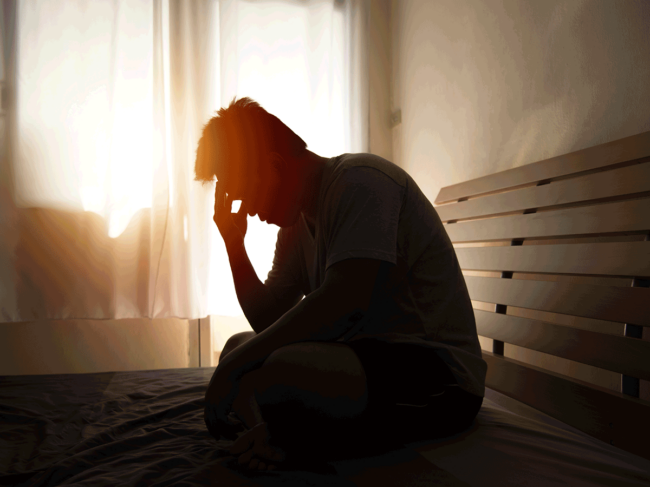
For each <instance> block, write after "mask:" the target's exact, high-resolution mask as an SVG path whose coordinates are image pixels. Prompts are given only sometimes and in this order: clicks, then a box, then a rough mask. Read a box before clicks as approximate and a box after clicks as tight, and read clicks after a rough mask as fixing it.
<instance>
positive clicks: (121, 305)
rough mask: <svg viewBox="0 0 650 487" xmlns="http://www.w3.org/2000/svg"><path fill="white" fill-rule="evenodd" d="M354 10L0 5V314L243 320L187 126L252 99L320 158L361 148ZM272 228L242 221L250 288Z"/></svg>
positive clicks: (279, 4) (194, 132)
mask: <svg viewBox="0 0 650 487" xmlns="http://www.w3.org/2000/svg"><path fill="white" fill-rule="evenodd" d="M367 10H368V2H367V0H363V1H347V2H341V1H333V0H321V1H310V2H302V1H295V0H284V1H277V0H276V1H244V0H222V1H221V2H217V1H215V0H193V1H192V2H174V1H168V0H153V1H152V2H131V1H119V0H118V1H96V2H90V3H89V2H85V1H81V0H66V1H65V2H59V1H54V0H25V1H20V2H9V1H7V0H3V3H2V22H3V24H2V25H3V32H2V42H3V45H2V52H3V54H4V55H3V71H2V74H3V77H4V79H3V85H4V86H5V87H6V90H5V91H6V93H7V94H10V96H9V97H8V98H7V97H6V96H5V99H4V100H3V112H2V133H3V139H2V140H3V144H2V145H3V147H2V149H3V150H2V167H1V168H0V169H1V171H2V172H1V176H2V179H1V181H0V204H1V207H0V232H1V235H2V238H1V239H0V320H2V321H4V322H11V321H14V322H18V321H32V320H44V319H45V320H47V319H57V320H59V319H72V318H84V319H119V318H136V317H149V318H162V317H179V318H200V317H203V316H206V315H208V314H222V315H232V316H236V315H238V314H241V310H240V309H239V306H238V304H237V300H236V295H235V293H234V288H233V283H232V277H231V273H230V269H229V267H228V260H227V257H226V255H225V249H224V248H223V243H222V241H221V237H220V236H219V235H218V232H217V230H216V227H215V225H214V223H213V222H212V212H213V197H214V196H213V194H214V185H209V184H208V185H205V186H202V185H201V184H200V183H198V182H195V181H194V180H193V177H194V174H193V164H194V158H195V151H196V145H197V142H198V140H199V137H200V133H201V130H202V127H203V125H204V124H205V123H206V122H207V120H208V119H209V118H210V117H211V116H213V114H214V111H215V110H216V109H218V108H219V107H220V106H224V105H227V104H228V103H229V102H230V100H231V99H232V98H233V97H234V96H237V97H242V96H250V97H252V98H254V99H256V100H257V101H259V102H260V103H261V104H262V106H264V107H265V108H266V109H268V110H269V111H270V112H272V113H274V114H276V115H277V116H279V117H280V118H281V119H282V120H283V121H285V123H287V124H288V125H289V126H290V127H292V129H293V130H294V131H296V132H297V133H298V134H299V135H301V137H303V138H304V139H305V140H306V141H307V143H308V144H309V146H310V149H312V150H314V151H315V152H317V153H319V154H320V155H323V156H333V155H336V154H338V153H341V152H353V151H365V150H367V142H368V141H367V127H368V123H367V113H368V110H367V105H368V99H367V93H368V90H367V56H366V55H365V44H364V43H365V37H366V35H365V29H366V23H367V18H368V16H367ZM276 234H277V227H273V226H267V225H265V224H264V225H263V224H262V223H261V222H259V221H258V220H257V219H254V220H253V221H251V222H250V224H249V234H248V236H247V239H246V242H247V247H248V248H249V253H250V254H251V260H252V261H253V264H254V266H255V268H256V271H257V272H258V276H259V277H260V279H261V280H262V281H264V280H265V277H266V273H267V272H268V270H269V269H270V263H271V259H272V255H273V248H274V243H275V235H276Z"/></svg>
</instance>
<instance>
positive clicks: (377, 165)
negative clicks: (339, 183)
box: [334, 152, 408, 187]
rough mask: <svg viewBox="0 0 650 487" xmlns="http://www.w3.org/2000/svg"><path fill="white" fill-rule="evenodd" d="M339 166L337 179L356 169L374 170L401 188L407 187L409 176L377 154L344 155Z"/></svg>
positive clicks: (336, 169)
mask: <svg viewBox="0 0 650 487" xmlns="http://www.w3.org/2000/svg"><path fill="white" fill-rule="evenodd" d="M338 159H339V160H338V166H337V167H336V168H335V171H334V172H335V177H336V176H342V175H343V174H345V173H347V172H349V171H350V170H354V169H363V168H372V169H375V170H378V171H380V172H382V173H383V174H385V175H386V176H388V177H389V178H390V179H392V180H393V181H394V182H396V183H397V184H399V185H400V186H402V187H404V186H406V183H407V179H408V174H407V173H406V171H404V169H402V168H401V167H399V166H398V165H396V164H394V163H392V162H390V161H389V160H387V159H384V158H383V157H380V156H378V155H375V154H368V153H364V152H361V153H356V154H343V155H341V156H340V157H339V158H338Z"/></svg>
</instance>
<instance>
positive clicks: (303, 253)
mask: <svg viewBox="0 0 650 487" xmlns="http://www.w3.org/2000/svg"><path fill="white" fill-rule="evenodd" d="M195 173H196V179H197V180H200V181H204V182H205V181H212V180H213V178H214V176H216V178H217V180H218V181H217V185H216V196H215V216H214V220H215V222H216V224H217V226H218V228H219V231H220V233H221V235H222V237H223V239H224V242H225V244H226V248H227V251H228V256H229V260H230V265H231V268H232V273H233V279H234V282H235V289H236V292H237V297H238V299H239V302H240V304H241V307H242V310H243V311H244V314H245V315H246V318H247V319H248V321H249V323H250V325H251V327H252V328H253V330H254V331H253V332H246V333H240V334H237V335H235V336H233V337H232V338H231V339H230V340H229V341H228V342H227V343H226V345H225V347H224V350H223V351H222V354H221V358H220V361H219V366H218V367H217V369H216V371H215V373H214V375H213V377H212V380H211V381H210V385H209V386H208V390H207V392H206V396H205V398H206V408H205V421H206V425H207V427H208V430H209V431H210V433H211V434H212V435H213V436H214V437H215V438H220V437H226V438H229V439H235V438H236V435H237V433H239V434H240V436H239V438H237V440H236V441H235V442H234V444H233V446H232V448H231V453H232V454H234V455H237V456H238V461H239V463H240V464H244V465H247V466H248V468H252V469H258V470H266V469H268V470H272V469H274V468H276V467H277V466H279V465H282V466H286V465H287V464H288V463H290V462H291V461H294V462H299V461H304V460H305V459H307V458H310V457H319V458H336V457H337V455H338V456H340V455H344V453H343V452H342V451H340V448H339V447H337V448H336V449H335V446H334V445H348V446H349V449H348V450H351V449H363V448H369V447H370V446H371V445H380V446H385V447H387V446H388V445H391V444H394V442H398V443H399V442H407V441H417V440H419V439H424V438H435V437H441V436H446V435H450V434H453V433H457V432H459V431H462V430H463V429H465V428H467V427H468V426H469V425H470V424H471V422H472V421H473V419H474V417H475V416H476V414H477V413H478V410H479V408H480V406H481V403H482V400H483V395H484V387H485V386H484V385H485V373H486V369H487V366H486V363H485V362H484V361H483V359H482V356H481V348H480V345H479V342H478V336H477V333H476V324H475V321H474V313H473V310H472V307H471V303H470V300H469V295H468V292H467V288H466V285H465V281H464V279H463V276H462V273H461V271H460V267H459V265H458V261H457V259H456V254H455V252H454V249H453V247H452V245H451V242H450V240H449V238H448V236H447V234H446V232H445V229H444V227H443V225H442V223H441V222H440V219H439V218H438V216H437V214H436V212H435V209H434V208H433V206H432V205H431V203H430V202H429V201H428V200H427V198H426V197H425V196H424V195H423V193H422V192H421V191H420V189H419V188H418V186H417V184H416V183H415V181H414V180H413V179H412V178H411V177H410V176H409V175H408V174H407V173H406V172H405V171H404V170H402V169H401V168H399V167H398V166H396V165H394V164H392V163H391V162H389V161H386V160H385V159H382V158H380V157H377V156H374V155H371V154H343V155H340V156H338V157H334V158H330V159H328V158H323V157H320V156H318V155H317V154H314V153H313V152H311V151H309V150H307V146H306V144H305V142H304V141H302V139H300V137H298V136H297V135H296V134H295V133H294V132H292V131H291V130H290V129H289V128H288V127H287V126H286V125H284V124H283V123H282V122H281V121H280V120H279V119H278V118H277V117H275V116H273V115H271V114H269V113H267V112H266V111H265V110H264V109H263V108H261V107H260V106H259V105H258V104H257V103H255V102H254V101H252V100H250V99H248V98H242V99H240V100H238V101H235V100H233V102H232V103H231V104H230V106H229V107H228V108H227V109H221V110H219V112H218V114H217V116H216V117H214V118H212V119H211V120H210V121H209V122H208V123H207V125H206V126H205V128H204V130H203V135H202V137H201V140H200V141H199V145H198V150H197V158H196V165H195ZM234 200H240V201H241V206H240V208H239V211H238V212H237V213H231V205H232V202H233V201H234ZM247 215H250V216H255V215H259V217H260V219H261V220H262V221H266V222H267V223H273V224H275V225H278V226H279V227H281V228H280V231H279V233H278V238H277V243H276V248H275V256H274V259H273V267H272V269H271V271H270V272H269V275H268V278H267V279H266V281H265V282H264V284H262V282H261V281H260V280H259V279H258V277H257V276H256V274H255V271H254V270H253V267H252V266H251V263H250V261H249V259H248V257H247V255H246V249H245V246H244V237H245V235H246V229H247V224H246V219H247ZM303 296H304V299H302V300H301V298H303ZM238 427H239V428H238ZM238 429H239V431H238ZM242 430H243V431H242ZM359 452H360V453H363V451H361V450H359ZM347 453H349V451H348V452H347Z"/></svg>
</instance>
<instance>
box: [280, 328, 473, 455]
mask: <svg viewBox="0 0 650 487" xmlns="http://www.w3.org/2000/svg"><path fill="white" fill-rule="evenodd" d="M346 345H348V346H349V347H350V348H351V349H352V350H353V351H354V352H355V353H356V355H357V356H358V357H359V359H360V361H361V363H362V365H363V368H364V371H365V374H366V379H367V386H368V406H367V408H366V410H365V411H364V413H363V414H362V416H361V417H359V418H354V419H349V420H342V419H337V420H331V419H329V418H321V420H319V421H318V422H317V424H312V425H310V428H309V429H307V430H306V429H305V428H298V429H296V430H295V431H293V430H291V429H290V428H287V427H286V425H287V424H289V423H290V422H291V421H290V420H289V418H290V417H295V416H296V415H298V414H299V413H298V411H299V409H296V410H293V409H291V407H290V405H287V404H286V403H283V404H282V406H281V407H279V408H278V411H277V413H274V414H276V415H278V416H280V415H285V416H288V417H287V418H285V420H284V421H278V422H277V423H278V424H283V425H285V426H284V427H283V430H282V431H278V432H276V433H275V435H276V438H282V440H281V441H284V442H285V448H287V449H288V450H289V449H291V450H292V451H293V453H294V455H295V454H297V453H301V452H302V454H304V455H306V456H307V457H313V456H316V457H318V458H321V459H342V458H350V457H356V456H358V455H368V454H374V453H376V454H380V453H382V452H386V451H390V450H393V449H395V448H399V447H400V446H401V445H403V444H404V443H411V442H416V441H422V440H429V439H436V438H443V437H447V436H452V435H454V434H456V433H459V432H461V431H463V430H465V429H467V428H468V427H469V426H471V424H472V421H473V420H474V418H475V417H476V415H477V413H478V411H479V409H480V408H481V404H482V402H483V398H482V397H479V396H475V395H473V394H470V393H468V392H465V391H463V390H462V389H460V387H458V385H457V384H456V381H455V379H454V377H453V375H452V374H451V372H450V371H449V369H448V367H447V365H446V364H445V363H444V362H443V361H442V360H441V359H440V358H438V356H437V355H436V353H435V352H434V351H433V350H431V349H427V348H423V347H419V346H417V345H411V344H402V343H387V342H383V341H381V340H378V339H375V338H373V337H364V338H358V339H354V340H351V341H349V342H347V343H346ZM271 409H272V408H271V407H269V406H267V410H269V411H270V410H271ZM296 424H300V423H296ZM269 427H271V422H269ZM305 431H308V432H309V435H308V437H307V438H305V437H303V435H304V434H307V433H305ZM278 441H280V440H278ZM296 445H298V449H297V450H295V447H296Z"/></svg>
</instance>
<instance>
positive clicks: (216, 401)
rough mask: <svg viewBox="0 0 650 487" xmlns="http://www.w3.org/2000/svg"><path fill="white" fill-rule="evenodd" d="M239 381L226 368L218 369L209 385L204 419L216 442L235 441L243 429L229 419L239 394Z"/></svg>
mask: <svg viewBox="0 0 650 487" xmlns="http://www.w3.org/2000/svg"><path fill="white" fill-rule="evenodd" d="M239 381H240V379H238V378H236V377H235V376H233V375H232V374H229V373H228V371H227V370H226V368H224V367H217V370H215V371H214V374H213V375H212V379H211V380H210V385H208V390H207V392H206V393H205V410H204V411H203V419H204V421H205V425H206V426H207V428H208V431H209V432H210V434H211V435H212V436H213V437H214V438H215V439H216V440H220V439H223V438H226V439H228V440H235V439H236V438H237V431H239V430H240V429H241V428H240V427H239V426H238V425H237V424H234V423H232V422H231V421H230V420H229V419H228V414H229V413H230V411H231V409H232V405H233V402H234V401H235V399H236V397H237V395H238V394H239Z"/></svg>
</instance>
